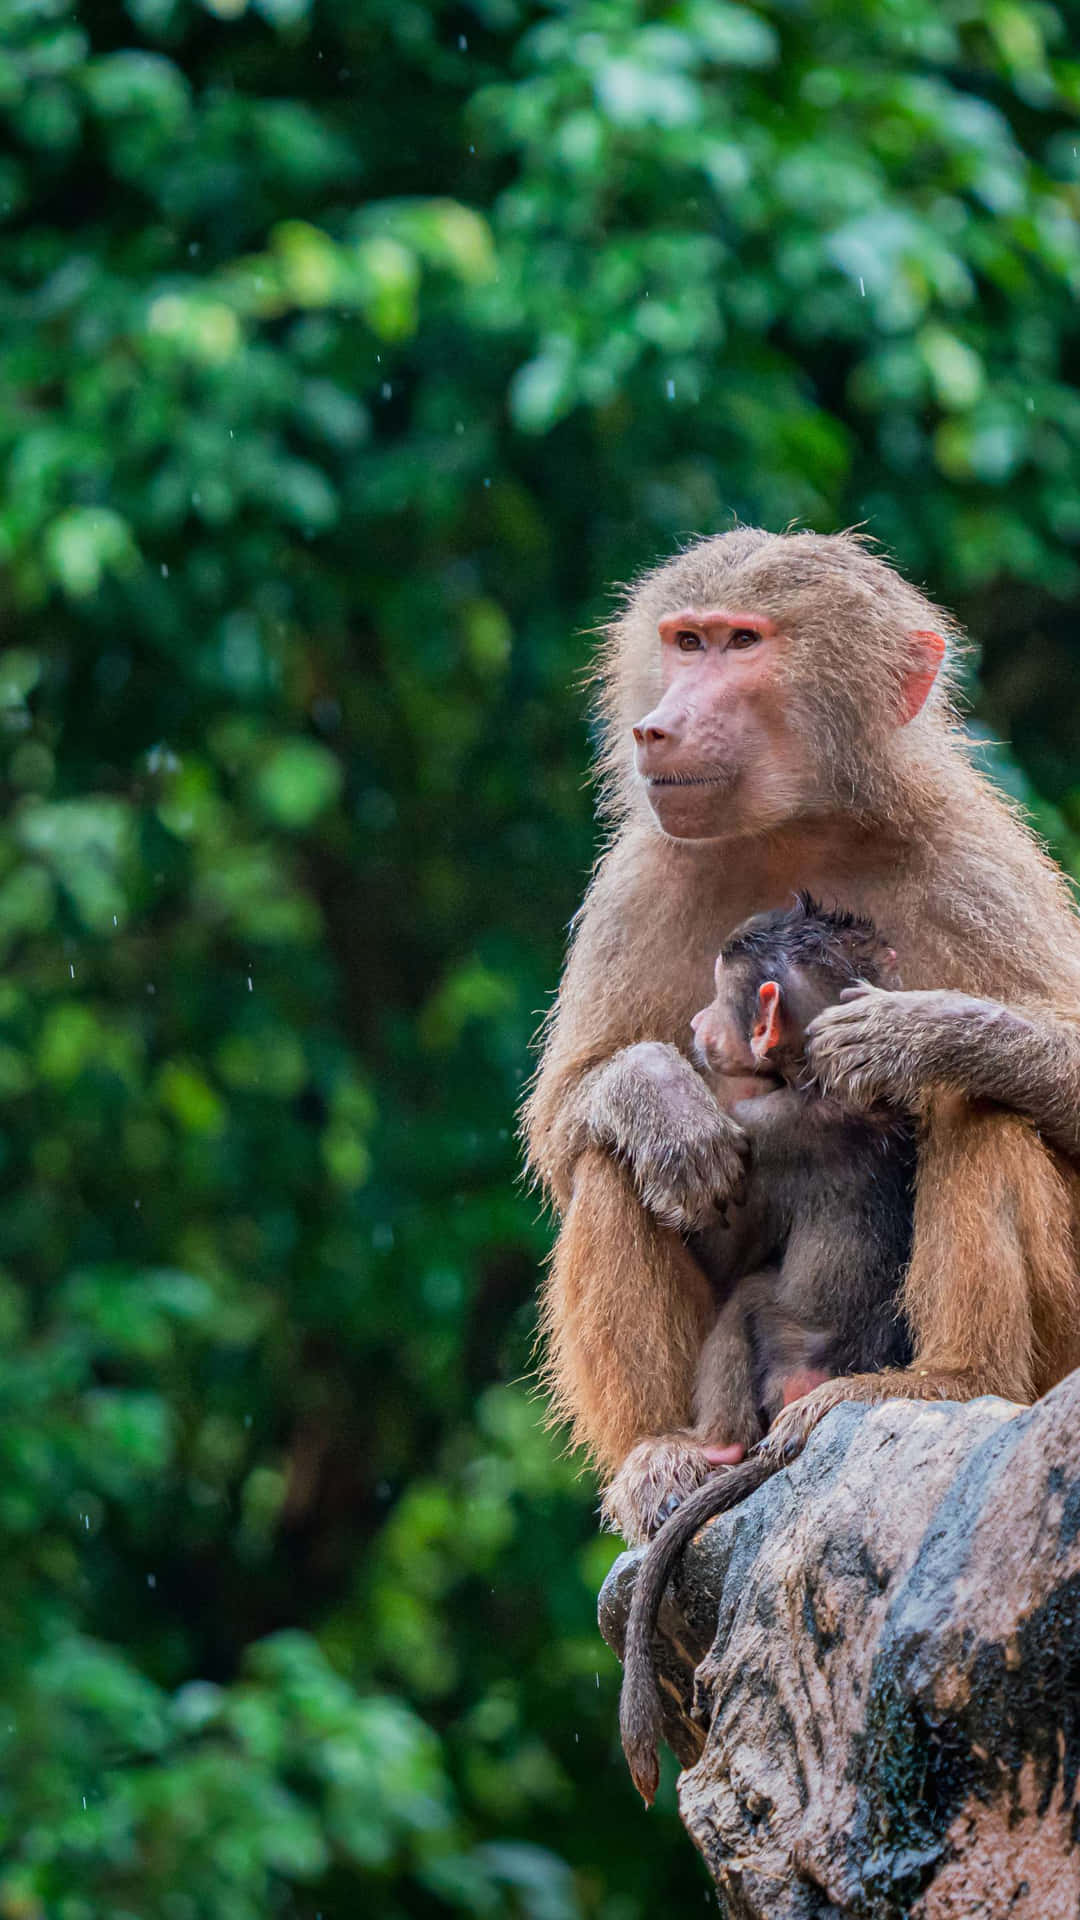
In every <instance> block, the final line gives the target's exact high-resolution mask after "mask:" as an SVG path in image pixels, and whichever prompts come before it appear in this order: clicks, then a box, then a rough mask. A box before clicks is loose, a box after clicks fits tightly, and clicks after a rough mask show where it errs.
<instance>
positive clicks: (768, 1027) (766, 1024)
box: [750, 980, 780, 1060]
mask: <svg viewBox="0 0 1080 1920" xmlns="http://www.w3.org/2000/svg"><path fill="white" fill-rule="evenodd" d="M757 997H758V1017H757V1019H756V1020H755V1021H754V1030H753V1032H752V1034H751V1035H750V1051H751V1053H752V1054H753V1055H754V1058H755V1059H756V1060H762V1059H764V1057H765V1055H766V1054H767V1053H772V1052H773V1051H774V1049H775V1048H777V1047H778V1046H779V1045H780V988H779V985H778V984H777V982H776V981H775V980H763V981H762V983H761V985H760V987H759V988H758V990H757Z"/></svg>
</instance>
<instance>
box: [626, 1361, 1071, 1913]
mask: <svg viewBox="0 0 1080 1920" xmlns="http://www.w3.org/2000/svg"><path fill="white" fill-rule="evenodd" d="M639 1559H640V1551H639V1552H637V1553H627V1554H623V1555H622V1557H621V1558H620V1559H619V1560H618V1561H617V1562H616V1565H615V1566H614V1567H613V1569H612V1571H611V1573H610V1575H609V1576H608V1579H607V1581H606V1582H605V1584H604V1588H603V1591H602V1593H601V1595H600V1625H601V1630H602V1631H603V1633H604V1637H605V1639H607V1640H608V1641H609V1643H610V1644H611V1645H612V1646H613V1647H614V1648H615V1650H616V1651H617V1652H618V1651H619V1650H620V1648H621V1643H622V1631H623V1626H624V1623H625V1619H626V1613H627V1609H628V1606H629V1598H630V1594H631V1592H632V1589H633V1581H634V1574H635V1568H636V1565H637V1562H638V1560H639ZM657 1658H658V1663H659V1671H660V1677H661V1683H662V1694H663V1698H664V1703H665V1715H666V1724H665V1733H666V1737H667V1738H668V1740H669V1741H670V1744H671V1746H672V1747H673V1748H674V1750H675V1752H676V1754H677V1755H678V1757H679V1759H680V1761H681V1762H682V1764H683V1767H684V1768H685V1769H686V1770H685V1771H684V1772H683V1774H682V1775H681V1778H680V1782H679V1807H680V1812H681V1815H682V1819H683V1821H684V1824H685V1826H686V1828H687V1831H688V1832H689V1834H690V1835H691V1837H692V1839H693V1840H694V1841H695V1843H696V1844H697V1846H698V1847H699V1848H700V1849H701V1852H702V1854H703V1855H704V1858H705V1860H706V1863H707V1865H708V1867H709V1870H710V1872H711V1873H712V1875H713V1878H714V1880H715V1881H716V1884H717V1888H718V1890H719V1894H720V1905H721V1910H722V1911H723V1912H724V1913H725V1914H727V1915H728V1916H730V1920H825V1917H826V1916H828V1917H829V1920H840V1916H847V1915H851V1916H858V1920H901V1916H906V1915H913V1916H917V1917H918V1920H960V1916H971V1917H972V1920H974V1917H975V1916H978V1917H979V1920H996V1916H998V1915H1000V1916H1002V1920H1005V1916H1008V1917H1009V1920H1059V1917H1060V1920H1066V1916H1068V1920H1076V1916H1077V1915H1078V1914H1080V1846H1078V1838H1080V1810H1078V1806H1077V1782H1078V1777H1080V1375H1073V1376H1071V1377H1070V1378H1069V1379H1068V1380H1066V1381H1064V1382H1063V1383H1062V1385H1061V1386H1059V1387H1057V1388H1056V1389H1055V1390H1054V1392H1053V1393H1051V1394H1050V1395H1048V1396H1047V1398H1046V1399H1045V1400H1043V1401H1041V1402H1040V1403H1039V1405H1038V1406H1036V1407H1033V1408H1030V1409H1022V1408H1017V1407H1014V1406H1012V1405H1010V1404H1009V1403H1008V1402H1006V1401H1002V1400H995V1399H983V1400H977V1401H974V1402H972V1403H970V1404H968V1405H957V1404H954V1403H951V1402H950V1403H912V1402H906V1401H898V1400H894V1401H887V1402H885V1403H884V1404H883V1405H881V1406H877V1407H862V1406H858V1405H855V1404H849V1405H846V1406H842V1407H839V1408H838V1409H837V1410H836V1411H835V1412H834V1413H832V1414H830V1415H829V1417H828V1418H827V1419H826V1420H825V1421H824V1422H823V1423H822V1425H821V1426H820V1427H819V1429H818V1430H817V1432H816V1433H815V1434H814V1435H813V1437H812V1439H811V1441H810V1444H809V1445H808V1447H807V1449H806V1451H805V1453H804V1454H803V1456H802V1457H801V1459H799V1460H798V1461H796V1462H795V1464H794V1465H793V1466H792V1467H790V1468H788V1469H787V1470H786V1471H785V1472H783V1473H781V1474H779V1475H778V1476H777V1477H776V1479H774V1480H773V1481H771V1482H770V1483H769V1484H768V1485H767V1486H765V1487H763V1488H762V1489H761V1490H760V1492H758V1493H757V1494H755V1495H754V1496H753V1497H752V1498H751V1499H750V1500H748V1501H747V1502H746V1503H745V1505H744V1506H743V1507H741V1508H740V1509H738V1510H737V1511H736V1512H735V1513H732V1514H727V1515H723V1516H722V1517H721V1518H719V1519H717V1520H715V1521H713V1522H712V1523H711V1524H710V1525H709V1526H707V1527H705V1528H704V1529H703V1530H702V1532H701V1533H700V1534H699V1535H698V1536H697V1538H696V1540H695V1541H694V1542H693V1543H692V1545H691V1547H690V1549H689V1550H688V1552H687V1554H686V1555H685V1557H684V1560H683V1563H682V1565H681V1567H680V1568H679V1571H678V1574H677V1576H676V1578H675V1580H674V1581H673V1583H672V1586H671V1588H670V1589H669V1592H668V1595H667V1597H666V1600H665V1603H664V1608H663V1611H662V1614H661V1619H660V1632H659V1635H658V1639H657ZM695 1703H696V1711H695Z"/></svg>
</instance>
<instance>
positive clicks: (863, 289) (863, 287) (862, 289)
mask: <svg viewBox="0 0 1080 1920" xmlns="http://www.w3.org/2000/svg"><path fill="white" fill-rule="evenodd" d="M859 292H860V293H861V295H862V297H863V299H864V300H865V299H866V281H865V280H864V279H863V277H862V274H861V273H860V275H859Z"/></svg>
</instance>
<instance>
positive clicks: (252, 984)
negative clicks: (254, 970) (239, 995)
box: [247, 973, 255, 993]
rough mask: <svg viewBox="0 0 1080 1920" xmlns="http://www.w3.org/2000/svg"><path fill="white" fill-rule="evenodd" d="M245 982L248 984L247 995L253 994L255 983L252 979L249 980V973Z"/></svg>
mask: <svg viewBox="0 0 1080 1920" xmlns="http://www.w3.org/2000/svg"><path fill="white" fill-rule="evenodd" d="M247 982H248V992H249V993H254V991H255V983H254V981H253V980H252V978H251V975H250V973H249V974H248V977H247Z"/></svg>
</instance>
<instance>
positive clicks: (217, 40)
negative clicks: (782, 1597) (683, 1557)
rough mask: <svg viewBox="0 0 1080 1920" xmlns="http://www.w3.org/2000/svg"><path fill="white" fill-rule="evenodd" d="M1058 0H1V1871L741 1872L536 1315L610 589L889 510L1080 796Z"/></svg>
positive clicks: (422, 1889) (100, 1892) (995, 684)
mask: <svg viewBox="0 0 1080 1920" xmlns="http://www.w3.org/2000/svg"><path fill="white" fill-rule="evenodd" d="M1073 24H1074V23H1073V20H1072V14H1071V11H1070V10H1069V9H1067V8H1066V7H1065V6H1060V7H1057V8H1055V7H1054V6H1051V5H1047V4H1042V3H1041V0H994V3H993V4H987V5H980V4H971V3H970V0H935V4H933V5H929V4H926V5H922V4H919V0H911V3H910V4H905V5H903V6H895V5H893V4H891V0H861V3H860V4H858V5H856V4H855V3H854V0H832V4H828V5H823V6H818V7H814V8H795V7H792V6H789V5H786V4H783V0H760V4H756V5H753V6H750V5H742V4H737V3H736V0H681V3H680V4H673V5H670V6H660V7H658V6H649V7H646V6H645V5H643V4H639V0H582V4H580V5H574V6H567V5H557V4H551V5H539V4H535V5H534V4H531V0H462V4H460V5H458V6H455V7H443V6H440V5H438V4H436V3H435V0H410V4H408V5H401V4H399V0H363V3H361V0H336V3H335V4H334V5H333V6H331V5H330V4H328V0H324V3H323V4H319V5H315V4H311V3H310V0H252V3H251V4H247V0H205V3H203V0H130V3H129V4H128V5H127V6H126V7H124V6H121V5H120V4H119V0H103V4H101V5H99V6H96V7H86V6H76V5H75V4H74V0H18V3H17V4H16V3H15V0H10V3H9V4H0V114H2V115H3V118H4V121H5V136H6V137H5V140H4V142H3V148H2V157H0V301H2V316H3V325H2V328H0V460H2V462H3V471H4V486H3V494H2V499H0V578H2V581H3V587H2V592H3V596H4V602H5V606H4V614H5V630H6V636H7V638H8V639H9V641H10V648H9V650H8V651H7V652H6V653H4V654H3V655H2V656H0V776H2V778H3V780H4V782H5V784H6V800H7V806H6V808H5V813H4V824H3V827H2V829H0V957H2V960H3V978H2V981H0V1101H2V1107H0V1247H2V1249H3V1257H4V1259H5V1261H6V1263H7V1265H6V1269H5V1272H4V1274H3V1276H2V1277H0V1329H2V1333H3V1339H2V1341H0V1411H2V1418H0V1456H2V1463H3V1471H2V1473H0V1528H2V1530H3V1537H4V1565H5V1578H4V1581H3V1583H2V1587H0V1626H2V1632H0V1743H3V1751H4V1765H3V1768H2V1770H0V1920H4V1917H5V1916H6V1917H8V1920H99V1916H101V1917H102V1920H104V1916H108V1917H109V1920H150V1916H154V1917H155V1920H157V1916H162V1920H204V1917H205V1920H247V1917H248V1916H251V1920H255V1917H256V1916H258V1920H263V1916H267V1915H281V1916H296V1920H313V1916H315V1915H316V1914H324V1915H325V1916H327V1920H330V1916H333V1915H337V1916H342V1915H346V1914H350V1915H351V1914H355V1913H359V1912H363V1913H364V1914H365V1915H366V1914H371V1915H372V1916H386V1920H396V1916H399V1915H403V1914H414V1913H415V1914H420V1913H425V1914H426V1913H430V1914H442V1913H446V1914H453V1913H463V1914H468V1915H481V1916H487V1915H502V1914H512V1915H518V1916H523V1917H524V1920H578V1916H590V1917H591V1916H595V1917H596V1920H638V1916H644V1915H646V1914H651V1913H655V1912H665V1911H674V1910H675V1909H676V1907H681V1906H682V1904H683V1903H684V1902H686V1901H690V1902H691V1903H694V1902H696V1901H698V1900H699V1899H701V1898H702V1897H703V1887H702V1882H701V1879H700V1876H699V1873H698V1870H697V1867H696V1864H695V1862H694V1861H693V1859H692V1858H690V1857H688V1855H689V1850H688V1849H687V1847H686V1845H685V1841H684V1840H683V1838H682V1836H681V1834H680V1831H679V1829H678V1828H677V1826H676V1824H675V1822H674V1820H673V1818H672V1816H671V1803H670V1798H669V1802H668V1810H667V1812H666V1813H665V1814H662V1815H661V1816H660V1817H659V1818H660V1824H659V1825H657V1824H656V1822H655V1820H654V1821H653V1822H650V1823H649V1824H648V1826H647V1827H646V1824H645V1823H644V1821H642V1820H640V1819H639V1818H638V1815H637V1812H636V1809H635V1805H634V1800H633V1796H632V1793H631V1791H630V1788H629V1786H628V1783H627V1782H626V1780H625V1778H624V1776H623V1771H622V1767H621V1762H620V1761H619V1759H618V1756H617V1753H616V1752H615V1750H614V1742H613V1733H614V1695H615V1669H614V1662H613V1661H612V1660H611V1659H610V1658H609V1657H608V1656H607V1654H606V1653H605V1651H604V1649H603V1648H602V1646H601V1645H600V1643H599V1641H598V1639H597V1637H596V1632H595V1627H594V1624H593V1600H594V1595H595V1591H596V1587H597V1585H598V1583H599V1580H600V1578H601V1577H602V1575H603V1572H604V1570H605V1568H606V1566H607V1564H608V1563H609V1561H610V1558H611V1555H612V1553H613V1551H614V1548H613V1546H612V1544H611V1543H610V1542H607V1541H602V1540H598V1538H597V1537H596V1535H595V1530H594V1519H593V1515H592V1512H591V1509H590V1500H589V1494H588V1491H587V1489H586V1488H585V1487H584V1486H583V1485H582V1484H581V1483H580V1482H579V1481H578V1480H577V1479H576V1478H575V1476H574V1472H573V1469H572V1466H571V1465H570V1464H568V1463H567V1462H566V1461H564V1460H562V1459H561V1458H560V1457H559V1454H558V1450H557V1446H556V1445H555V1443H553V1442H552V1441H551V1440H550V1439H549V1438H547V1437H545V1436H544V1434H543V1433H542V1431H541V1429H540V1426H539V1412H538V1409H537V1406H536V1404H535V1402H534V1401H533V1400H532V1399H531V1398H530V1394H529V1389H528V1385H527V1383H526V1381H525V1378H524V1377H525V1376H526V1374H527V1370H528V1367H529V1354H530V1342H531V1336H532V1326H533V1320H532V1305H531V1302H532V1297H533V1292H534V1288H535V1280H536V1274H537V1269H538V1264H539V1261H540V1258H541V1257H542V1255H543V1252H544V1251H545V1248H546V1245H547V1228H546V1226H545V1224H544V1223H543V1222H542V1221H539V1220H538V1219H537V1217H536V1207H535V1204H534V1202H533V1201H532V1199H531V1198H530V1197H529V1196H528V1195H527V1194H526V1193H525V1192H523V1190H522V1189H521V1187H520V1185H517V1184H515V1175H516V1170H517V1154H516V1149H515V1144H514V1139H513V1126H514V1112H515V1107H516V1104H517V1101H518V1098H519V1095H520V1091H521V1087H522V1083H523V1079H524V1077H525V1075H526V1073H527V1072H528V1068H529V1053H528V1041H529V1035H530V1032H531V1031H532V1029H533V1027H534V1025H535V1023H536V1020H537V1018H538V1014H539V1011H540V1010H541V1009H542V1008H543V1007H544V1005H545V1004H546V1003H547V998H548V996H549V995H550V992H551V990H552V988H553V986H554V983H555V980H556V978H557V973H558V966H559V958H560V949H561V944H562V939H563V929H564V928H565V925H566V923H567V921H568V919H569V917H570V915H571V913H572V911H573V909H574V906H575V904H576V901H577V899H578V897H579V895H580V891H581V887H582V884H583V880H584V877H585V875H586V873H587V871H588V868H589V864H590V861H591V859H592V857H593V852H594V841H593V834H592V826H591V806H590V796H589V793H588V790H587V788H586V787H585V785H584V783H583V778H582V774H583V767H584V763H585V760H586V756H587V750H588V749H587V739H586V733H585V726H584V719H583V715H582V710H581V708H582V699H581V693H580V688H579V680H580V673H581V669H582V667H583V665H584V662H585V659H586V655H587V649H586V643H585V641H584V640H583V639H582V638H581V637H580V636H581V635H582V633H583V631H584V630H585V629H587V628H589V627H591V626H593V625H595V623H596V622H597V620H598V619H599V618H601V617H602V615H603V611H604V608H605V606H606V604H607V602H606V598H605V594H606V588H607V584H608V583H609V582H611V581H614V580H618V579H622V578H625V577H626V576H627V575H628V574H629V573H630V572H632V571H633V570H634V569H635V568H636V567H637V566H639V565H641V564H642V563H643V562H646V561H649V560H651V559H652V558H653V557H654V556H656V555H657V554H659V553H662V552H664V551H665V550H668V549H670V548H671V546H672V545H673V544H674V542H675V541H676V540H678V539H679V538H681V537H683V536H684V535H685V534H686V533H688V532H691V531H696V530H705V529H708V528H713V527H719V526H723V525H725V524H728V522H729V518H730V515H731V514H732V513H733V512H735V513H739V514H742V515H744V516H746V517H748V518H753V519H762V520H765V521H768V522H770V523H772V524H777V525H780V524H783V523H785V522H786V521H787V520H789V519H790V518H792V517H798V518H804V519H808V520H810V521H811V522H813V523H814V524H815V525H818V526H821V527H832V526H836V525H840V524H844V523H848V522H852V521H858V520H868V521H869V522H870V524H871V525H872V527H873V529H874V530H875V531H876V532H877V533H878V534H879V535H881V536H882V537H883V538H884V539H885V540H886V541H887V542H888V543H889V544H890V545H891V546H892V547H893V548H894V549H895V551H896V552H897V554H898V557H899V558H900V560H901V561H902V562H903V564H905V565H906V566H907V567H908V568H909V569H911V570H912V571H913V572H915V573H916V574H917V575H918V576H920V577H922V578H924V579H927V580H928V581H929V582H930V583H931V585H932V587H933V589H934V590H935V591H937V592H939V593H940V594H941V595H942V596H944V597H946V598H948V599H949V600H950V601H951V602H953V603H954V604H957V605H958V606H959V607H960V609H961V611H963V612H965V613H966V614H967V615H969V616H970V618H971V620H972V623H973V624H974V626H975V627H976V630H977V631H978V633H979V635H980V637H981V638H982V640H983V642H984V652H983V657H982V663H981V680H980V682H979V685H978V687H977V689H976V693H977V699H978V706H979V714H980V724H982V725H983V726H985V728H986V729H988V737H992V736H993V735H994V734H995V733H1006V732H1007V733H1009V734H1011V736H1012V737H1013V739H1014V740H1015V742H1016V743H1017V745H1018V748H1019V760H1020V766H1019V767H1018V766H1016V765H1011V766H1008V767H1006V768H1004V770H1003V777H1005V778H1007V779H1008V780H1010V781H1011V782H1012V783H1014V785H1016V784H1018V786H1019V790H1020V791H1021V793H1022V794H1023V795H1024V796H1025V797H1026V798H1027V799H1028V801H1029V803H1032V804H1036V805H1037V810H1038V817H1039V819H1040V821H1041V823H1042V824H1043V825H1044V827H1045V830H1046V831H1047V832H1048V834H1049V835H1050V836H1051V837H1052V838H1053V839H1054V841H1055V843H1056V845H1057V846H1058V848H1059V849H1060V850H1061V851H1063V852H1064V853H1065V855H1066V857H1068V858H1072V857H1073V841H1072V838H1071V835H1072V832H1073V831H1074V830H1075V829H1076V828H1077V827H1078V826H1080V771H1078V766H1077V760H1076V748H1075V739H1074V735H1073V728H1072V721H1071V711H1072V707H1073V704H1074V698H1075V695H1076V694H1077V692H1080V685H1078V682H1080V666H1078V660H1077V655H1076V650H1075V643H1074V641H1073V638H1072V621H1073V614H1074V606H1075V602H1076V600H1077V597H1078V595H1080V566H1078V559H1077V548H1078V543H1080V401H1078V399H1077V395H1076V392H1075V390H1074V387H1073V384H1072V381H1073V378H1074V375H1075V366H1076V356H1077V320H1076V297H1077V293H1078V291H1080V242H1078V239H1077V233H1078V228H1077V219H1078V215H1080V162H1078V160H1077V147H1076V137H1077V136H1076V113H1077V108H1078V106H1080V63H1078V62H1077V60H1076V58H1075V54H1074V50H1073V47H1072V45H1071V35H1072V29H1073ZM1070 696H1073V698H1072V699H1071V698H1070ZM1021 769H1023V771H1021ZM1030 778H1034V781H1035V783H1036V786H1037V789H1038V791H1039V793H1040V794H1041V799H1040V800H1039V801H1038V802H1037V803H1034V802H1033V799H1032V794H1033V789H1032V787H1031V786H1030V784H1029V779H1030Z"/></svg>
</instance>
